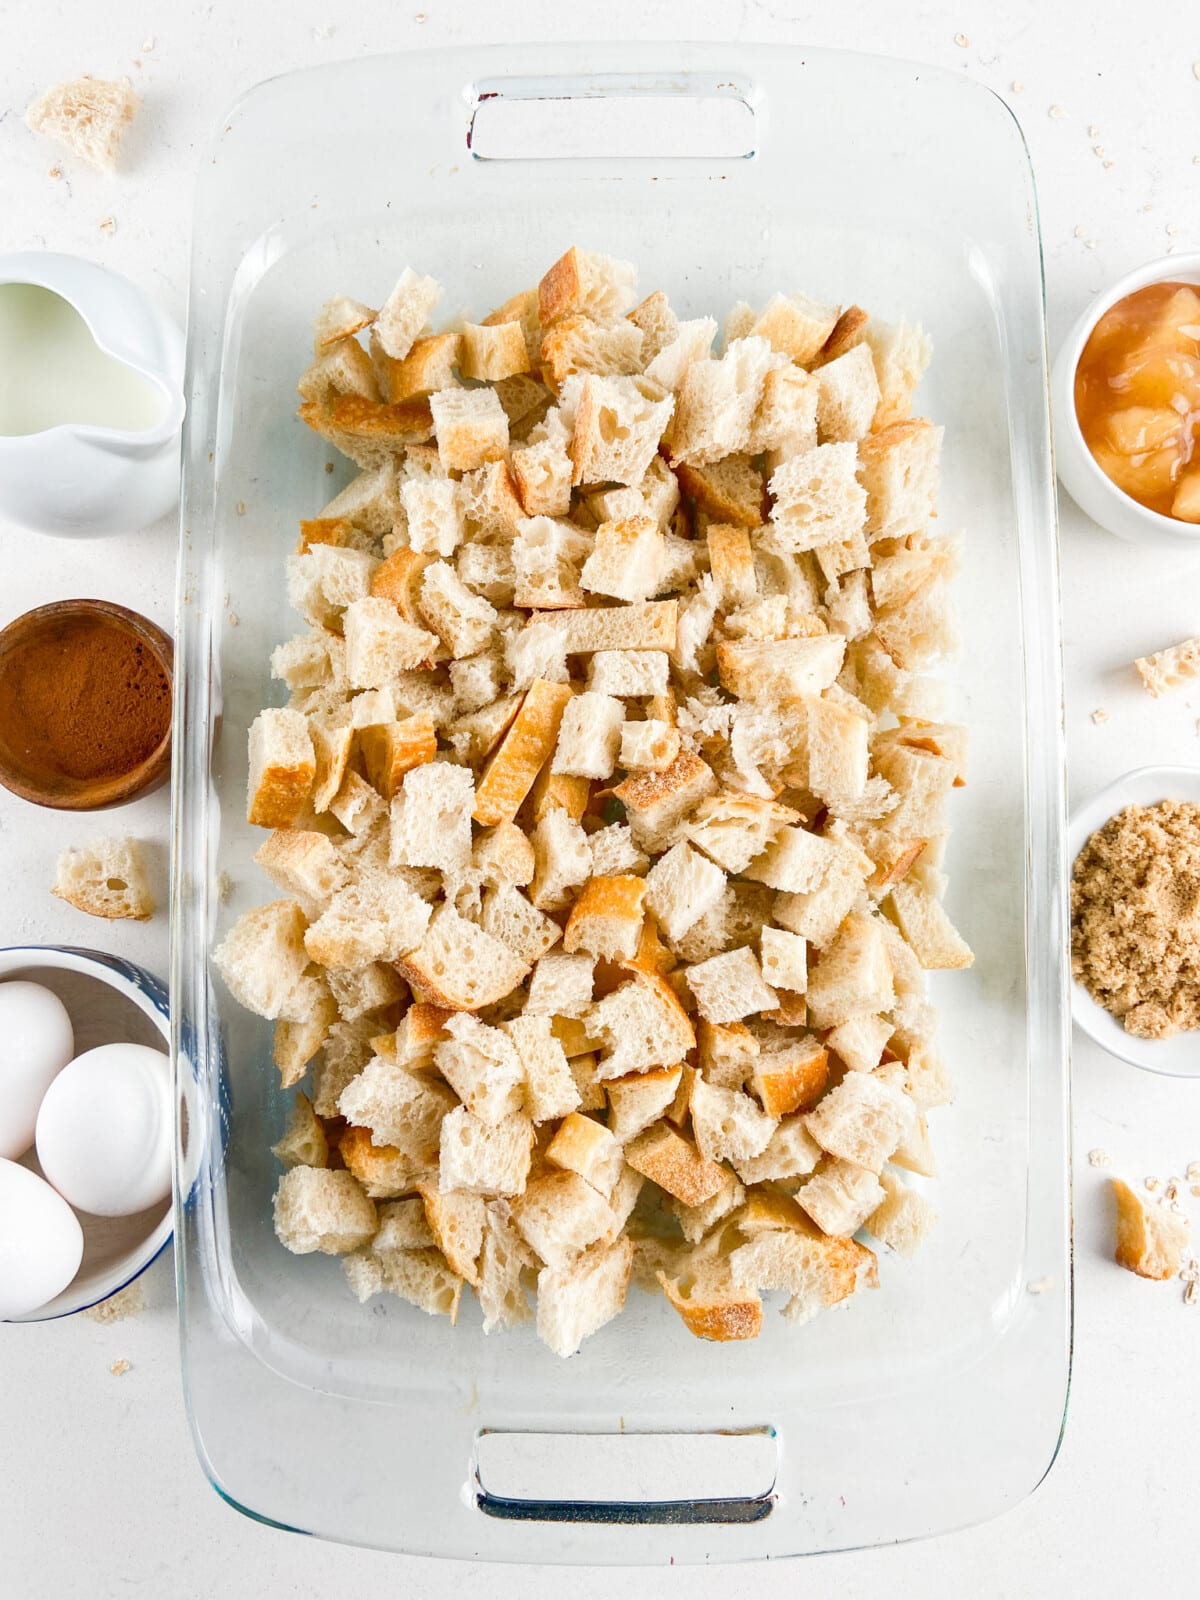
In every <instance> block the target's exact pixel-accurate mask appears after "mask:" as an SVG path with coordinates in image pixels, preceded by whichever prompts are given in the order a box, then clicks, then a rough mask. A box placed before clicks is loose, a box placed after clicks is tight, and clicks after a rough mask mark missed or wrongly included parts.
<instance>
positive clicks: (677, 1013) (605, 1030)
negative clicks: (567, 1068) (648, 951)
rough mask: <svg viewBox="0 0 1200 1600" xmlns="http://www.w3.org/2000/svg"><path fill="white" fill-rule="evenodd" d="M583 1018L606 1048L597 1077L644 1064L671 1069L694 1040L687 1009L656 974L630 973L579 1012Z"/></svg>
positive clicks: (617, 1074) (619, 1073)
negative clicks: (594, 1002) (617, 985)
mask: <svg viewBox="0 0 1200 1600" xmlns="http://www.w3.org/2000/svg"><path fill="white" fill-rule="evenodd" d="M584 1022H585V1024H586V1027H587V1030H588V1033H589V1034H591V1035H592V1037H593V1038H597V1039H599V1040H600V1041H601V1042H602V1043H603V1045H604V1046H605V1050H606V1054H605V1056H604V1058H603V1059H602V1060H601V1061H600V1063H599V1065H598V1066H597V1068H596V1076H597V1077H598V1078H599V1079H601V1081H603V1080H605V1079H608V1078H623V1077H624V1076H625V1075H626V1073H629V1072H642V1071H644V1070H645V1069H646V1068H647V1067H673V1066H675V1065H676V1064H677V1063H678V1062H680V1061H683V1060H684V1059H685V1057H686V1056H687V1053H688V1051H689V1050H691V1049H693V1048H694V1046H695V1043H696V1034H695V1030H694V1028H693V1027H692V1024H691V1021H690V1020H689V1018H688V1015H687V1012H686V1011H685V1010H684V1009H683V1007H682V1006H681V1005H680V1003H679V1001H678V999H677V998H676V995H675V992H674V990H673V989H672V988H671V986H670V985H669V984H668V983H666V982H665V981H664V980H663V979H662V978H661V977H659V976H658V975H657V974H656V973H649V972H640V971H635V972H633V973H632V975H631V977H630V979H629V981H628V982H627V983H622V984H621V985H619V987H617V988H616V989H614V990H613V991H612V993H611V994H607V995H605V997H604V999H603V1000H600V1001H598V1002H597V1003H596V1004H595V1005H593V1006H592V1007H591V1008H590V1010H588V1011H587V1012H585V1013H584Z"/></svg>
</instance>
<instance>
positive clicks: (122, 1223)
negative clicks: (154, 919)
mask: <svg viewBox="0 0 1200 1600" xmlns="http://www.w3.org/2000/svg"><path fill="white" fill-rule="evenodd" d="M10 978H22V979H26V980H27V981H29V982H31V983H40V984H44V985H45V987H46V988H47V989H53V991H54V992H55V994H57V995H58V997H59V999H60V1000H61V1001H62V1002H63V1004H64V1005H65V1006H66V1008H67V1010H68V1012H69V1013H70V1016H71V1023H72V1026H73V1027H74V1030H75V1051H76V1054H77V1055H78V1054H82V1052H83V1051H84V1050H91V1049H93V1048H94V1047H95V1046H96V1045H101V1044H112V1043H113V1042H114V1041H117V1040H123V1041H129V1042H131V1043H133V1044H146V1045H150V1046H152V1047H153V1048H155V1049H162V1050H165V1051H166V1052H167V1054H168V1055H169V1054H170V1011H169V1005H168V999H167V990H166V987H165V985H164V984H162V983H160V982H159V980H158V979H157V978H155V977H153V976H152V975H151V974H150V973H149V972H146V971H144V970H143V969H142V968H141V967H137V966H134V964H133V963H132V962H131V961H123V960H122V959H121V958H120V957H119V956H110V955H105V954H104V953H103V952H102V951H100V950H80V949H75V948H72V947H69V946H65V945H21V946H16V947H14V948H11V949H0V982H4V981H6V980H7V979H10ZM21 1165H22V1166H25V1167H29V1168H30V1169H31V1170H32V1171H34V1172H40V1170H41V1169H40V1168H39V1166H38V1163H37V1156H36V1154H35V1153H34V1152H33V1151H32V1150H31V1151H30V1152H29V1154H28V1155H26V1156H23V1157H22V1158H21ZM79 1220H80V1222H81V1223H82V1224H83V1241H84V1242H83V1261H82V1262H81V1264H80V1267H79V1271H78V1272H77V1273H76V1274H75V1277H74V1278H73V1279H72V1281H71V1282H70V1284H68V1286H67V1287H66V1288H65V1289H64V1290H63V1292H62V1293H61V1294H60V1295H56V1296H55V1298H54V1299H53V1300H51V1301H49V1302H48V1303H47V1304H46V1305H44V1306H40V1307H39V1308H38V1309H37V1310H36V1311H31V1312H29V1313H28V1315H26V1316H23V1317H14V1318H12V1319H11V1320H12V1321H14V1322H45V1321H49V1320H50V1319H51V1318H53V1317H67V1316H70V1315H71V1314H72V1313H73V1312H75V1311H83V1310H85V1309H86V1308H87V1307H88V1306H93V1305H95V1304H96V1303H97V1302H98V1301H100V1300H107V1299H108V1297H109V1296H110V1295H113V1294H116V1293H117V1291H118V1290H119V1289H123V1288H125V1286H126V1285H127V1284H130V1283H132V1282H133V1280H134V1279H135V1278H136V1277H138V1276H139V1274H140V1273H142V1272H144V1271H145V1270H146V1268H147V1267H148V1266H149V1265H150V1263H151V1262H152V1261H153V1260H154V1259H155V1257H156V1256H158V1255H159V1254H160V1253H161V1252H162V1251H163V1250H165V1249H166V1247H167V1245H168V1244H169V1243H170V1242H171V1231H172V1226H173V1221H172V1211H171V1198H170V1196H168V1197H167V1198H166V1199H165V1200H163V1201H160V1202H159V1204H158V1205H155V1206H151V1207H150V1208H149V1209H148V1210H146V1211H139V1212H137V1213H136V1214H135V1215H134V1216H131V1217H93V1216H89V1215H86V1214H84V1213H79Z"/></svg>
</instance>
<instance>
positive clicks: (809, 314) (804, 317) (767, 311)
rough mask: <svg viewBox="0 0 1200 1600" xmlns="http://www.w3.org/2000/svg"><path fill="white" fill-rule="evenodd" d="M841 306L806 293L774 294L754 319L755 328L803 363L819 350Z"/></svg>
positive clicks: (801, 364) (792, 359) (790, 359)
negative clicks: (823, 301)
mask: <svg viewBox="0 0 1200 1600" xmlns="http://www.w3.org/2000/svg"><path fill="white" fill-rule="evenodd" d="M839 310H840V307H838V306H830V305H823V304H822V303H821V302H820V301H819V300H814V299H812V298H811V297H810V296H809V295H806V294H773V295H772V296H771V298H770V299H769V300H768V301H767V303H766V305H765V306H764V308H763V310H762V312H761V313H760V315H759V316H758V317H757V318H756V319H755V321H754V324H753V328H752V332H753V334H754V335H755V336H757V337H758V338H761V339H766V340H767V341H768V342H769V343H770V344H771V345H772V347H773V348H774V349H776V350H778V351H779V352H780V354H782V355H785V356H787V358H788V360H789V361H794V362H796V364H797V365H798V366H804V365H806V363H808V362H809V361H812V360H813V358H814V357H815V356H817V355H818V354H819V353H820V349H821V346H822V345H823V344H824V343H825V341H826V339H828V337H829V335H830V334H831V333H832V332H833V329H834V326H835V324H836V322H837V319H838V312H839Z"/></svg>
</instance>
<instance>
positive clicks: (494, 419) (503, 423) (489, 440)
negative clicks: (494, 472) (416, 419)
mask: <svg viewBox="0 0 1200 1600" xmlns="http://www.w3.org/2000/svg"><path fill="white" fill-rule="evenodd" d="M429 409H430V411H431V413H432V415H433V427H434V433H435V435H436V438H437V447H438V456H439V458H440V460H441V463H442V466H443V467H445V469H446V471H447V472H470V471H472V470H473V469H474V468H475V467H482V466H484V465H486V463H487V462H489V461H499V460H500V459H501V457H502V456H504V455H505V454H506V453H507V451H508V417H507V416H506V415H505V412H504V408H503V406H502V405H501V404H500V401H499V398H498V397H497V395H496V391H495V390H494V389H439V390H438V391H437V392H436V393H435V394H432V395H430V397H429Z"/></svg>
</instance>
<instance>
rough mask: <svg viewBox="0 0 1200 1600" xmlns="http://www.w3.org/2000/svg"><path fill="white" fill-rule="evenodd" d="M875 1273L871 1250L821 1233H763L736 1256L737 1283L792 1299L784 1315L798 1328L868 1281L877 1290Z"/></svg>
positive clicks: (794, 1230) (790, 1230)
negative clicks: (782, 1292) (779, 1292)
mask: <svg viewBox="0 0 1200 1600" xmlns="http://www.w3.org/2000/svg"><path fill="white" fill-rule="evenodd" d="M875 1272H876V1268H875V1258H874V1256H873V1255H872V1254H871V1252H870V1251H869V1250H868V1249H866V1248H865V1246H863V1245H860V1244H856V1243H855V1242H854V1241H853V1240H852V1239H830V1238H827V1237H825V1236H824V1235H822V1234H820V1233H819V1232H818V1231H817V1230H816V1229H815V1228H808V1229H803V1230H802V1229H799V1228H787V1229H771V1230H766V1231H763V1232H761V1233H758V1234H756V1235H755V1236H754V1237H753V1238H752V1239H750V1240H749V1241H748V1242H747V1243H746V1244H743V1245H741V1246H739V1247H738V1249H736V1250H735V1251H734V1252H733V1254H732V1255H731V1257H730V1273H731V1275H732V1277H733V1279H734V1281H735V1282H736V1283H738V1284H741V1285H747V1286H753V1287H754V1288H756V1289H760V1290H767V1291H770V1290H773V1289H784V1290H786V1291H787V1292H788V1293H789V1294H790V1295H791V1297H792V1298H791V1299H790V1300H789V1301H788V1304H787V1306H786V1307H785V1309H784V1316H785V1317H786V1318H787V1320H788V1321H789V1322H790V1323H792V1324H794V1325H795V1324H803V1323H806V1322H810V1321H811V1320H812V1318H813V1317H814V1316H816V1315H817V1313H818V1312H819V1311H821V1310H823V1309H825V1308H826V1307H828V1306H835V1305H840V1304H841V1303H842V1302H843V1301H844V1300H847V1299H849V1298H850V1296H851V1295H852V1294H854V1293H855V1292H856V1291H857V1290H858V1289H859V1288H860V1287H861V1286H862V1284H863V1283H864V1282H866V1283H870V1284H872V1285H873V1283H874V1278H875Z"/></svg>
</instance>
